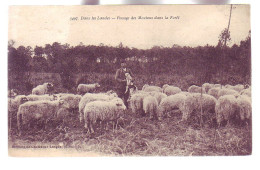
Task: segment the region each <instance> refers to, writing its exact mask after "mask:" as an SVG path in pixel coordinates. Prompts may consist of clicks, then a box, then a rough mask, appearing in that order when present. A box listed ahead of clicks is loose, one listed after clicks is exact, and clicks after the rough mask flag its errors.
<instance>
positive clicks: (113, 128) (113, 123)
mask: <svg viewBox="0 0 260 170" xmlns="http://www.w3.org/2000/svg"><path fill="white" fill-rule="evenodd" d="M112 124H113V132H115V122H114V121H113V122H112Z"/></svg>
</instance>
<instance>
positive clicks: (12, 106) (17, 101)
mask: <svg viewBox="0 0 260 170" xmlns="http://www.w3.org/2000/svg"><path fill="white" fill-rule="evenodd" d="M27 101H28V99H27V98H26V96H25V95H18V96H16V97H15V98H8V120H9V127H10V128H12V122H13V121H16V120H17V117H16V116H17V111H18V108H19V106H20V105H21V104H23V103H25V102H27Z"/></svg>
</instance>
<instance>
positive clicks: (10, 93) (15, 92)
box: [8, 89, 18, 98]
mask: <svg viewBox="0 0 260 170" xmlns="http://www.w3.org/2000/svg"><path fill="white" fill-rule="evenodd" d="M17 95H18V90H17V89H11V90H8V97H10V98H13V97H15V96H17Z"/></svg>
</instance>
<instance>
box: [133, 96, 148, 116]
mask: <svg viewBox="0 0 260 170" xmlns="http://www.w3.org/2000/svg"><path fill="white" fill-rule="evenodd" d="M148 95H149V93H147V92H144V91H137V92H136V93H134V94H133V95H131V97H130V99H129V101H130V108H131V110H132V112H133V113H136V114H140V115H143V114H144V110H143V99H144V98H145V97H146V96H148Z"/></svg>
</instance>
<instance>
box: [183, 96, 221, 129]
mask: <svg viewBox="0 0 260 170" xmlns="http://www.w3.org/2000/svg"><path fill="white" fill-rule="evenodd" d="M216 101H217V100H216V98H215V97H213V96H211V95H208V94H201V93H192V94H190V95H188V96H187V97H186V98H185V100H184V104H183V106H182V107H181V108H180V110H181V112H182V120H184V121H185V120H187V119H189V118H190V116H191V113H195V116H196V117H197V118H198V117H199V118H200V120H202V121H203V119H204V118H205V119H207V120H210V121H212V120H213V118H214V116H215V114H214V109H215V105H216ZM200 123H201V125H203V124H202V123H203V122H201V121H200Z"/></svg>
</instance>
